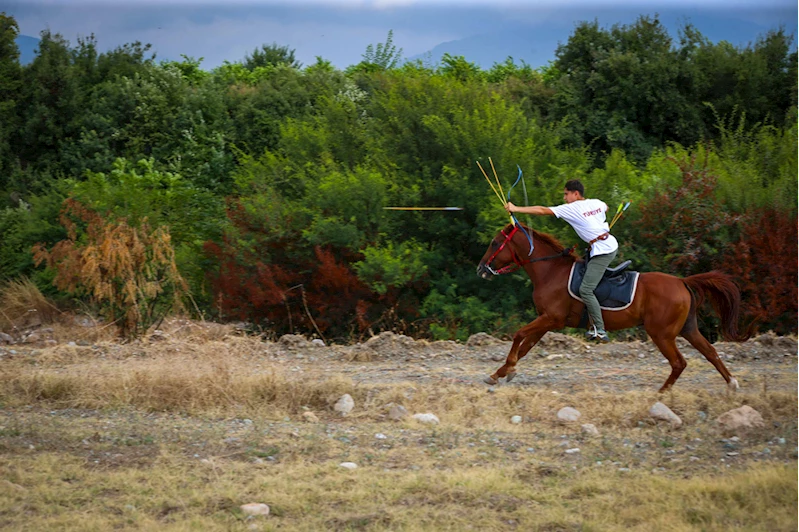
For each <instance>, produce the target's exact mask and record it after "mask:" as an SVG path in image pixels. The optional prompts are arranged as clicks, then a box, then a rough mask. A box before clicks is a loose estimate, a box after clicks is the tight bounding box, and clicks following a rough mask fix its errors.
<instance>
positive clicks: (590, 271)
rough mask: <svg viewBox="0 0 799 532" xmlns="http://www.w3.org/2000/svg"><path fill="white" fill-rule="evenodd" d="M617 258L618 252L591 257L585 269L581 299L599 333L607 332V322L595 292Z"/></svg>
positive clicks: (581, 285)
mask: <svg viewBox="0 0 799 532" xmlns="http://www.w3.org/2000/svg"><path fill="white" fill-rule="evenodd" d="M615 258H616V251H613V252H612V253H607V254H605V255H595V256H594V257H591V260H590V261H588V266H587V267H586V269H585V275H584V276H583V282H582V283H581V284H580V298H581V299H582V300H583V302H584V303H585V307H586V309H587V310H588V315H589V316H590V317H591V321H592V322H593V324H594V327H595V328H596V330H597V332H598V333H601V332H604V331H605V322H604V321H603V320H602V309H601V308H599V301H597V299H596V295H594V290H596V287H597V285H598V284H599V281H601V280H602V276H603V275H604V274H605V270H606V269H607V267H608V266H609V265H610V263H611V262H612V261H613V259H615Z"/></svg>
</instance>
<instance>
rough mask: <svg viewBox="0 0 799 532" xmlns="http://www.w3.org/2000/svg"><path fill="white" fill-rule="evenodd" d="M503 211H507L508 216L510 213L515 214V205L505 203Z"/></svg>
mask: <svg viewBox="0 0 799 532" xmlns="http://www.w3.org/2000/svg"><path fill="white" fill-rule="evenodd" d="M505 210H506V211H508V214H510V213H512V212H516V205H514V204H513V203H511V202H507V203H506V204H505Z"/></svg>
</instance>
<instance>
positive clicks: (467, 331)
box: [422, 284, 500, 341]
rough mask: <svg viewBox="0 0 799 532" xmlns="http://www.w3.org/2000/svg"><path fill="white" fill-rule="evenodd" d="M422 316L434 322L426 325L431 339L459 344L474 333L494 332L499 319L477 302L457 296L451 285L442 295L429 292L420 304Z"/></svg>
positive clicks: (437, 292)
mask: <svg viewBox="0 0 799 532" xmlns="http://www.w3.org/2000/svg"><path fill="white" fill-rule="evenodd" d="M422 315H423V316H426V317H430V318H434V320H435V321H433V322H432V323H431V324H430V334H431V335H432V337H433V338H434V339H436V340H460V341H466V340H467V339H468V338H469V336H470V335H472V334H474V333H476V332H481V331H494V330H496V325H497V322H498V321H499V317H500V314H499V313H498V312H496V311H493V310H490V307H488V305H487V304H486V303H485V302H484V301H481V300H480V299H479V298H477V297H475V296H466V295H464V294H459V293H458V286H457V285H454V284H453V285H451V286H449V287H448V288H447V290H446V292H444V293H443V294H442V293H440V292H439V291H438V290H435V289H433V290H432V291H431V292H430V295H429V296H427V298H425V300H424V303H423V304H422Z"/></svg>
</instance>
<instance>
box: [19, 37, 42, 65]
mask: <svg viewBox="0 0 799 532" xmlns="http://www.w3.org/2000/svg"><path fill="white" fill-rule="evenodd" d="M14 42H16V43H17V48H19V63H20V64H21V65H27V64H28V63H30V62H32V61H33V59H34V58H35V57H36V51H37V50H38V48H39V39H37V38H36V37H28V36H27V35H19V36H17V38H16V39H14Z"/></svg>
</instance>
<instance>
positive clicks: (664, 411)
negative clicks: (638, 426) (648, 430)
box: [649, 401, 682, 429]
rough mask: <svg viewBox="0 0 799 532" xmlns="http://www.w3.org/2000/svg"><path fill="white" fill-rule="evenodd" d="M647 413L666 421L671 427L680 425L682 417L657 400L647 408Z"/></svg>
mask: <svg viewBox="0 0 799 532" xmlns="http://www.w3.org/2000/svg"><path fill="white" fill-rule="evenodd" d="M649 415H650V416H652V417H653V418H655V419H659V420H661V421H668V422H669V423H670V424H671V426H672V427H673V428H675V429H676V428H679V427H680V426H682V419H680V417H679V416H678V415H677V414H675V413H674V412H672V411H671V409H670V408H669V407H668V406H666V405H664V404H663V403H661V402H659V401H658V402H657V403H655V404H654V405H652V407H651V408H650V409H649Z"/></svg>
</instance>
